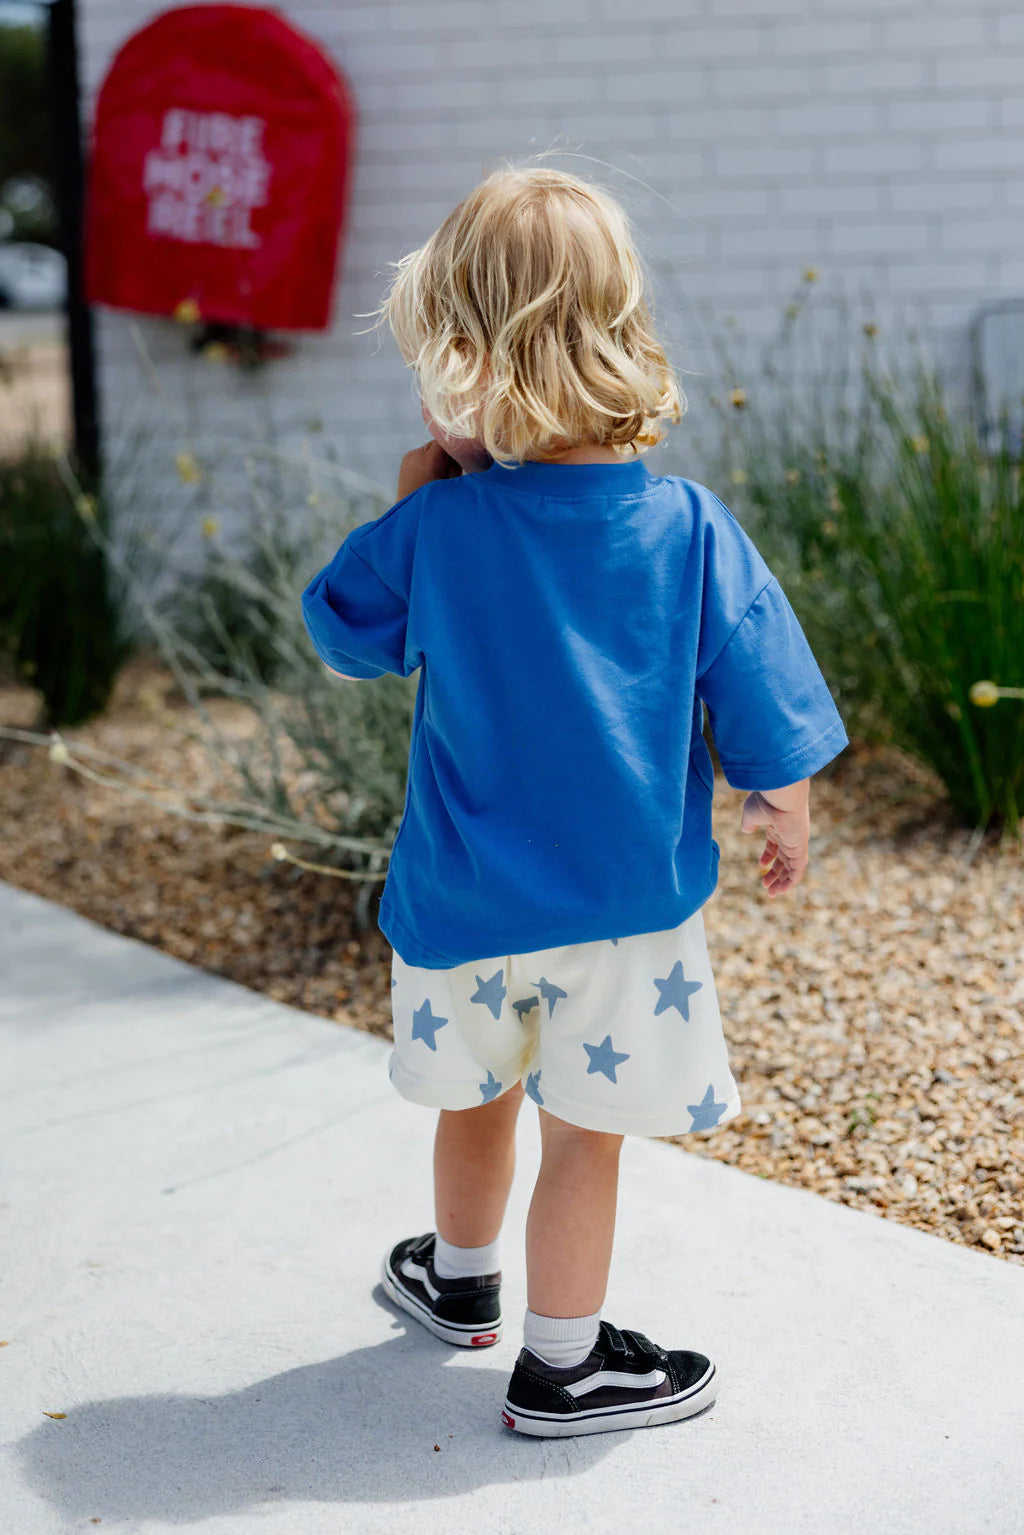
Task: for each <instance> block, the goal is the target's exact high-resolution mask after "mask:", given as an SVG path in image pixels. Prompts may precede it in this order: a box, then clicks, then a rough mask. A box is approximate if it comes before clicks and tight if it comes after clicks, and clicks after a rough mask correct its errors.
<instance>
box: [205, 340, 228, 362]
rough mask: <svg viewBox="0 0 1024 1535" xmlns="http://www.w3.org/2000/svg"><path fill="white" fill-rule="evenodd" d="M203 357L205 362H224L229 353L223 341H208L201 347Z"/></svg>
mask: <svg viewBox="0 0 1024 1535" xmlns="http://www.w3.org/2000/svg"><path fill="white" fill-rule="evenodd" d="M203 356H204V357H205V358H206V360H207V362H226V360H227V358H228V357H229V356H230V353H229V352H228V349H227V347H226V346H225V345H224V343H223V341H208V342H207V343H206V345H205V346H204V347H203Z"/></svg>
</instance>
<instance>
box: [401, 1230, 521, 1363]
mask: <svg viewBox="0 0 1024 1535" xmlns="http://www.w3.org/2000/svg"><path fill="white" fill-rule="evenodd" d="M380 1282H381V1284H382V1285H383V1287H384V1293H385V1295H386V1296H387V1298H388V1300H390V1301H393V1302H394V1304H395V1305H396V1306H400V1307H401V1308H402V1310H403V1311H407V1312H408V1313H409V1315H410V1316H414V1317H415V1318H416V1320H417V1322H422V1324H423V1326H424V1327H426V1328H427V1330H428V1331H429V1332H432V1333H433V1334H434V1337H435V1338H443V1339H444V1341H445V1343H454V1344H456V1345H457V1347H459V1348H490V1347H491V1346H492V1345H493V1344H495V1343H498V1342H499V1341H500V1339H501V1324H502V1318H501V1316H500V1315H499V1317H498V1320H497V1321H496V1322H488V1323H487V1324H486V1325H484V1326H482V1327H481V1326H480V1325H479V1324H478V1323H477V1324H474V1323H470V1322H440V1321H438V1319H437V1317H436V1316H434V1315H433V1314H432V1313H431V1312H430V1311H428V1309H427V1307H426V1306H424V1305H423V1303H422V1302H421V1301H418V1300H417V1299H416V1297H415V1296H414V1295H407V1294H406V1293H405V1291H404V1290H403V1289H402V1286H401V1285H400V1284H399V1283H398V1280H397V1278H396V1276H395V1271H394V1269H393V1268H392V1267H391V1258H390V1254H388V1253H385V1255H384V1262H383V1263H382V1264H381V1270H380Z"/></svg>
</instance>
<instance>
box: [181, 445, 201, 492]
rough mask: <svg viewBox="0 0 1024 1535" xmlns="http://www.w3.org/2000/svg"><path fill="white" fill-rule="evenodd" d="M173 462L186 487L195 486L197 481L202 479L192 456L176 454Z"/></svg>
mask: <svg viewBox="0 0 1024 1535" xmlns="http://www.w3.org/2000/svg"><path fill="white" fill-rule="evenodd" d="M174 462H175V464H176V466H177V470H178V473H179V474H180V475H181V478H182V479H183V480H184V481H185V484H186V485H195V484H196V482H197V481H199V480H201V479H202V477H203V471H202V470H201V469H200V467H199V465H198V463H197V462H196V459H195V457H194V455H193V454H191V453H178V454H176V456H175V459H174Z"/></svg>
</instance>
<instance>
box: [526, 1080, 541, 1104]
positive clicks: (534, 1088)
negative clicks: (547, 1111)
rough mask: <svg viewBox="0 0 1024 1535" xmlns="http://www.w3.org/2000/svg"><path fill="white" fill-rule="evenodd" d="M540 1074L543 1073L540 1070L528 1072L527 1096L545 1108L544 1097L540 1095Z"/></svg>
mask: <svg viewBox="0 0 1024 1535" xmlns="http://www.w3.org/2000/svg"><path fill="white" fill-rule="evenodd" d="M540 1075H541V1074H540V1072H539V1071H531V1072H528V1073H527V1076H526V1096H527V1097H528V1098H532V1099H533V1101H534V1103H539V1104H540V1106H541V1108H543V1107H544V1099H543V1098H542V1097H541V1095H540Z"/></svg>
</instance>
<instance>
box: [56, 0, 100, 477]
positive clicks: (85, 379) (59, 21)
mask: <svg viewBox="0 0 1024 1535" xmlns="http://www.w3.org/2000/svg"><path fill="white" fill-rule="evenodd" d="M47 9H48V11H49V34H48V36H49V48H48V55H49V57H48V71H49V82H50V121H51V123H52V127H53V162H54V184H55V191H56V197H57V208H58V212H59V215H60V234H61V245H62V247H63V250H64V255H65V257H66V258H67V270H68V296H67V305H66V310H65V312H66V314H67V321H68V349H69V352H70V357H71V397H72V411H73V418H74V451H75V458H76V460H77V469H78V471H79V474H80V477H81V478H82V479H83V481H84V480H88V481H89V482H90V484H91V487H92V488H94V489H95V488H96V487H98V485H99V480H100V472H101V466H100V430H99V412H98V406H97V395H96V351H95V346H94V343H93V327H92V311H91V310H90V309H89V306H88V304H87V303H86V302H85V294H84V288H83V267H84V259H83V256H84V253H83V250H82V216H83V204H84V179H83V156H82V131H81V117H80V108H79V88H78V47H77V42H76V37H75V0H51V3H50V5H49V6H48V7H47Z"/></svg>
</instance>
